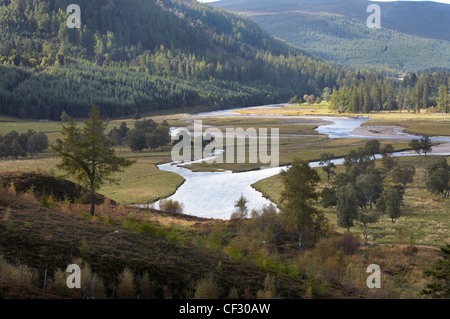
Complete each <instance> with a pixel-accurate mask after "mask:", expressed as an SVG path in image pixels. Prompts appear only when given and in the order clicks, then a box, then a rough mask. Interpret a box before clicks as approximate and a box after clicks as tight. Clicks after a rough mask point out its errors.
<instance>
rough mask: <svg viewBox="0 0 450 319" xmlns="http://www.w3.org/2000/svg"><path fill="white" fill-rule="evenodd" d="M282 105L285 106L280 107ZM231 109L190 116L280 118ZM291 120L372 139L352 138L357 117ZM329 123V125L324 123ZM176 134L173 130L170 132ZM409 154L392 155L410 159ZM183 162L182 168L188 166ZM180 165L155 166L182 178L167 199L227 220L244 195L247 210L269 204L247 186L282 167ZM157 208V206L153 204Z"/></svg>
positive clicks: (333, 133) (192, 212) (337, 135)
mask: <svg viewBox="0 0 450 319" xmlns="http://www.w3.org/2000/svg"><path fill="white" fill-rule="evenodd" d="M283 105H285V104H283ZM283 105H270V106H260V107H272V108H274V107H282V106H283ZM233 111H234V110H227V111H213V112H204V113H198V114H193V115H192V116H194V117H196V118H199V119H201V118H205V117H212V116H223V115H226V116H239V117H242V116H250V117H264V118H267V117H276V118H280V117H282V116H255V115H242V114H237V113H233ZM293 118H309V119H311V118H317V119H323V120H327V124H324V125H320V126H319V127H318V128H317V129H316V130H317V131H318V132H319V133H321V134H326V135H328V137H329V138H373V137H367V136H358V135H353V134H352V133H351V132H352V131H353V130H354V129H356V128H358V127H360V126H361V125H362V124H363V123H365V122H366V121H368V120H369V118H367V117H364V118H363V117H358V118H342V117H330V116H314V117H312V116H289V119H293ZM328 123H331V124H328ZM173 131H174V132H175V131H176V128H174V130H173ZM376 138H378V139H412V138H417V136H412V135H408V134H404V133H399V135H398V137H392V136H384V137H383V136H377V137H376ZM433 139H435V140H439V141H449V142H450V138H433ZM411 155H414V154H411V153H410V152H399V153H394V156H411ZM433 155H450V153H441V154H435V153H433ZM343 162H344V160H343V159H336V160H334V163H335V164H336V165H339V164H342V163H343ZM189 164H190V163H185V164H183V166H186V165H189ZM183 166H180V165H173V163H167V164H162V165H159V166H158V168H159V169H160V170H163V171H168V172H174V173H177V174H179V175H181V176H183V177H184V178H185V180H186V181H185V183H184V184H183V185H181V186H180V187H179V188H178V190H177V191H176V192H175V194H174V195H172V196H170V197H169V199H172V200H176V201H179V202H181V203H183V205H184V213H185V214H190V215H195V216H198V217H205V218H216V219H229V218H230V216H231V214H232V213H233V212H234V211H235V210H236V208H235V207H234V204H235V202H236V201H237V200H238V199H239V198H240V197H241V195H244V197H245V198H246V199H247V200H248V204H247V207H248V208H249V211H251V210H252V209H261V208H262V207H264V206H267V205H270V204H271V202H270V201H269V200H268V199H266V198H265V197H264V196H263V194H261V193H260V192H258V191H256V190H255V189H254V188H252V187H251V185H252V184H253V183H255V182H257V181H259V180H262V179H264V178H267V177H271V176H274V175H277V174H279V173H280V172H281V171H282V170H285V169H287V167H286V166H284V167H275V168H267V169H262V170H257V171H249V172H241V173H233V172H231V171H223V172H192V171H191V170H189V169H188V168H186V167H183ZM310 166H311V167H319V166H320V165H319V162H311V163H310ZM156 207H158V203H156Z"/></svg>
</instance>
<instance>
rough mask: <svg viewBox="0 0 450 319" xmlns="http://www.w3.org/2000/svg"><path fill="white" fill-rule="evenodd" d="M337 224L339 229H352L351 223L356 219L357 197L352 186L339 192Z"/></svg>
mask: <svg viewBox="0 0 450 319" xmlns="http://www.w3.org/2000/svg"><path fill="white" fill-rule="evenodd" d="M336 211H337V222H338V225H339V226H340V227H344V228H347V231H350V227H353V225H354V224H353V221H354V220H355V219H358V197H357V193H356V190H355V188H354V187H353V185H352V184H350V183H349V184H347V185H345V186H344V187H342V188H341V189H340V191H339V195H338V200H337V206H336Z"/></svg>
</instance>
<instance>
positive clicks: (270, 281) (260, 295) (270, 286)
mask: <svg viewBox="0 0 450 319" xmlns="http://www.w3.org/2000/svg"><path fill="white" fill-rule="evenodd" d="M275 294H276V287H275V278H274V277H272V276H270V275H269V274H267V276H266V279H265V280H264V290H258V292H257V294H256V298H257V299H273V298H275Z"/></svg>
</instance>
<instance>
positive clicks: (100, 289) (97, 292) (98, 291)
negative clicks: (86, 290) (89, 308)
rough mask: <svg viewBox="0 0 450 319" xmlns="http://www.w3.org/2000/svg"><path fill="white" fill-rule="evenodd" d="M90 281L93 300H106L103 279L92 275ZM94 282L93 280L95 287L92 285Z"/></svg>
mask: <svg viewBox="0 0 450 319" xmlns="http://www.w3.org/2000/svg"><path fill="white" fill-rule="evenodd" d="M92 280H93V285H92V286H93V290H94V291H93V294H92V297H94V298H95V299H106V288H105V283H104V281H103V279H102V278H101V277H98V276H97V275H95V274H94V276H93V278H92ZM94 280H95V285H94Z"/></svg>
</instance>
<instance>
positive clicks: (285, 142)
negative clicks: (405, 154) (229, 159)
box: [187, 136, 408, 172]
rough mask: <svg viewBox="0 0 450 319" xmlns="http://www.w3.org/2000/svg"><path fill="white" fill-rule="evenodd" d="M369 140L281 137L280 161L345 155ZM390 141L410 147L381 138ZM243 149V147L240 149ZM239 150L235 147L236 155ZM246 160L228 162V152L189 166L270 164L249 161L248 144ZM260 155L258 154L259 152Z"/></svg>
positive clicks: (242, 168) (244, 167)
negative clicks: (214, 160) (218, 159)
mask: <svg viewBox="0 0 450 319" xmlns="http://www.w3.org/2000/svg"><path fill="white" fill-rule="evenodd" d="M366 141H367V140H364V139H356V138H355V139H328V138H325V137H321V136H318V137H314V136H311V137H298V138H280V146H279V154H280V157H279V163H280V166H285V165H289V164H290V163H292V161H293V160H294V159H295V158H296V157H301V158H302V159H304V160H307V161H318V160H319V159H320V154H322V153H325V152H328V153H332V154H334V155H335V157H343V156H345V155H347V154H348V152H349V151H350V150H352V149H355V148H357V147H360V146H363V145H364V144H365V143H366ZM387 143H390V144H392V145H393V146H394V148H395V149H396V150H397V151H399V150H404V149H408V144H407V142H405V141H404V140H389V141H387V140H381V144H387ZM239 150H241V151H242V148H241V149H239ZM237 153H238V150H237V149H235V156H236V154H237ZM245 155H246V161H245V163H237V160H235V161H234V163H226V152H225V153H224V155H223V161H224V163H212V164H208V163H205V162H203V163H195V164H192V165H189V166H187V167H188V168H189V169H190V170H192V171H195V172H199V171H211V172H214V171H219V170H230V171H233V172H243V171H248V170H255V169H260V168H261V167H264V166H268V165H270V163H269V164H266V163H261V162H260V161H258V163H249V160H248V158H249V150H248V145H247V146H246V147H245ZM257 155H258V154H257Z"/></svg>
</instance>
